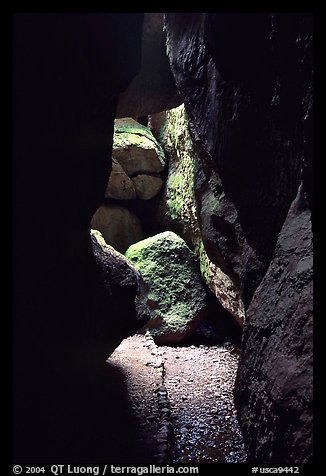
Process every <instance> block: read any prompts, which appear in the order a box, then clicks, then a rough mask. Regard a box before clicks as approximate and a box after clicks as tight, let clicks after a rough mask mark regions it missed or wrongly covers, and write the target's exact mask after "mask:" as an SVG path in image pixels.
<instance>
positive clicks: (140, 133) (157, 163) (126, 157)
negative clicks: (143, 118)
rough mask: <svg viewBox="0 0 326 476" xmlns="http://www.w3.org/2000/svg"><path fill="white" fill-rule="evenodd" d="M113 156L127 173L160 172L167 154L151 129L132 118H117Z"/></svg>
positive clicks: (130, 174)
mask: <svg viewBox="0 0 326 476" xmlns="http://www.w3.org/2000/svg"><path fill="white" fill-rule="evenodd" d="M112 156H113V158H114V159H116V160H117V161H118V162H119V164H120V165H121V166H122V168H123V170H124V171H125V172H126V174H127V175H129V177H130V176H133V175H137V174H151V173H154V174H155V173H160V172H162V171H163V170H164V167H165V156H164V152H163V150H162V148H161V146H160V145H159V144H158V143H157V141H156V139H155V137H154V136H153V134H152V133H151V131H150V130H149V129H148V128H147V127H145V126H143V125H141V124H139V123H138V122H137V121H135V120H134V119H132V118H125V119H116V120H115V125H114V141H113V151H112Z"/></svg>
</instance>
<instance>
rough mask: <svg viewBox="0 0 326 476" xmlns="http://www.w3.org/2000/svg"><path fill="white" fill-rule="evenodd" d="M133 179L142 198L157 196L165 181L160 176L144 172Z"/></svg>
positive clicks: (147, 198) (139, 196) (148, 198)
mask: <svg viewBox="0 0 326 476" xmlns="http://www.w3.org/2000/svg"><path fill="white" fill-rule="evenodd" d="M131 180H132V182H133V184H134V187H135V190H136V194H137V197H138V198H140V199H141V200H150V199H151V198H153V197H155V196H156V195H157V194H158V193H159V191H160V190H161V188H162V186H163V183H164V182H163V180H162V179H161V178H160V177H154V176H152V175H144V174H140V175H136V176H135V177H133V178H132V179H131Z"/></svg>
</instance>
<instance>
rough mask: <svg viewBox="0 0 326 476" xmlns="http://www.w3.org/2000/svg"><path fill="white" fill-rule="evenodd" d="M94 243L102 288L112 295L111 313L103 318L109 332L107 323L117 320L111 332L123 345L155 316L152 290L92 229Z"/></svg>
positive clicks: (96, 231) (111, 326)
mask: <svg viewBox="0 0 326 476" xmlns="http://www.w3.org/2000/svg"><path fill="white" fill-rule="evenodd" d="M91 240H92V250H93V254H94V256H95V260H96V263H97V265H98V267H99V269H100V273H101V281H102V285H103V286H104V288H105V292H107V294H108V295H111V296H112V298H111V302H110V312H108V313H107V315H105V314H104V315H102V316H101V321H102V322H103V327H104V329H105V320H106V319H107V318H108V317H109V318H111V319H113V320H114V323H110V326H109V329H110V331H111V332H110V333H111V334H112V328H113V329H114V333H115V334H116V335H118V336H121V338H120V342H121V340H122V338H125V337H128V336H131V335H133V334H134V333H135V332H136V331H137V330H139V329H140V328H141V327H143V326H144V325H145V324H146V323H147V322H148V321H149V319H151V317H152V316H153V312H152V309H151V308H150V307H149V306H148V301H149V300H148V290H149V287H148V286H147V285H146V284H145V282H144V280H143V278H142V277H141V275H140V273H139V272H138V271H137V270H136V268H135V267H134V266H133V264H132V263H131V262H129V261H128V260H127V259H126V257H125V256H124V255H122V254H120V253H119V252H118V251H116V250H115V249H114V248H113V247H112V246H110V245H108V244H107V243H106V242H105V240H104V238H103V236H102V234H101V233H100V232H99V231H98V230H91ZM110 333H108V337H110ZM101 335H105V331H104V330H101ZM115 347H116V345H115V346H114V348H115ZM114 348H113V349H114ZM113 349H112V350H113ZM108 355H109V354H108Z"/></svg>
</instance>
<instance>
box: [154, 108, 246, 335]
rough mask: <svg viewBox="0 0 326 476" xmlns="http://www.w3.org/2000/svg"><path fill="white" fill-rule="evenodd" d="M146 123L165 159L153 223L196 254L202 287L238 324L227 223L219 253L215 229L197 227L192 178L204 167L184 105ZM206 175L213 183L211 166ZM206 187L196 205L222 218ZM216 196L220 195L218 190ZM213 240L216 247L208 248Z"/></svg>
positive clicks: (239, 309) (239, 314) (240, 309)
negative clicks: (165, 170) (175, 235)
mask: <svg viewBox="0 0 326 476" xmlns="http://www.w3.org/2000/svg"><path fill="white" fill-rule="evenodd" d="M149 124H150V127H153V130H154V131H155V134H157V137H158V138H159V139H160V141H161V143H162V146H163V148H164V151H165V154H166V156H167V157H168V163H169V169H168V177H167V181H166V185H165V188H164V192H163V193H162V196H161V198H160V202H159V205H158V210H157V212H156V213H154V214H153V215H154V216H153V220H155V221H156V223H157V226H161V227H162V228H165V229H169V230H173V231H174V232H176V233H178V234H179V235H180V236H181V237H182V238H183V239H184V240H186V242H187V243H189V244H190V245H191V247H192V249H193V250H194V252H195V254H196V255H197V256H198V258H199V262H200V270H201V274H202V277H203V279H204V281H205V282H206V284H207V286H208V287H209V289H210V290H211V291H212V293H213V294H214V295H215V296H216V298H217V299H218V300H219V301H220V303H221V304H222V305H223V307H224V308H225V309H226V310H227V311H228V312H229V313H230V317H232V319H233V320H234V321H235V323H236V324H237V325H239V326H240V327H242V324H243V318H244V306H243V303H242V300H241V297H240V292H239V286H237V284H238V282H239V279H238V280H236V279H235V277H236V270H235V269H234V268H235V266H234V263H235V260H234V259H233V260H232V257H230V255H231V253H230V249H231V246H227V243H228V241H227V239H228V237H230V234H231V233H230V232H229V228H231V224H230V225H229V227H226V226H224V228H223V230H222V232H223V231H224V230H225V229H226V232H225V233H224V235H223V237H224V241H222V240H220V243H221V246H222V245H223V244H224V248H223V251H224V253H222V252H221V251H219V248H218V247H217V244H218V241H217V240H214V235H213V233H216V231H215V228H214V227H213V226H211V229H210V230H209V231H210V232H209V231H208V230H207V224H206V226H205V227H202V230H201V229H200V225H199V220H198V205H197V201H196V198H195V194H194V191H195V182H196V177H198V175H199V170H202V169H203V166H202V164H201V162H200V158H199V157H198V154H197V153H196V150H195V147H194V144H193V141H192V138H191V136H190V133H189V130H188V123H187V115H186V113H185V110H184V106H183V105H181V106H179V107H178V108H176V109H172V110H170V111H166V112H164V113H160V114H158V115H157V117H156V115H154V116H150V121H149ZM209 174H210V181H209V182H210V183H212V181H213V179H214V170H212V169H211V170H210V171H209ZM220 189H221V187H220ZM208 191H209V193H210V194H209V193H208V194H205V195H204V194H203V195H202V198H203V199H202V200H201V201H200V203H201V204H202V206H204V205H205V206H206V207H208V206H209V205H210V210H209V213H210V216H212V215H214V217H215V218H216V219H218V218H219V219H220V220H222V217H221V216H220V210H219V209H220V206H219V205H220V201H218V200H217V199H216V195H217V190H215V193H214V194H213V193H212V190H211V189H208ZM220 195H222V193H221V192H220ZM224 195H225V194H224ZM219 198H220V196H219ZM222 216H223V215H222ZM225 216H228V219H229V220H230V219H232V218H233V216H232V214H231V213H230V212H229V213H228V215H226V214H225ZM220 228H222V227H220ZM228 232H229V233H228ZM213 241H214V245H215V247H214V246H212V242H213ZM229 241H230V238H229ZM233 242H234V234H233V235H232V244H233ZM205 247H206V248H208V250H209V251H210V255H212V254H213V256H214V260H212V259H210V257H209V256H208V254H207V252H206V249H205ZM233 248H235V246H233ZM238 248H239V246H238ZM213 251H214V253H213ZM227 263H228V264H227ZM232 264H233V267H232ZM227 273H228V274H227Z"/></svg>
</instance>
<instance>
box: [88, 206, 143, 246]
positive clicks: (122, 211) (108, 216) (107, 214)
mask: <svg viewBox="0 0 326 476" xmlns="http://www.w3.org/2000/svg"><path fill="white" fill-rule="evenodd" d="M91 227H92V228H94V229H95V230H99V231H100V232H101V233H102V235H103V237H104V239H105V241H106V243H107V244H109V245H111V246H113V247H114V248H115V249H116V250H117V251H120V253H124V252H125V251H126V249H127V248H128V246H130V245H131V244H132V243H136V242H137V241H140V240H142V239H143V237H144V235H143V231H142V226H141V222H140V220H139V218H138V217H137V216H136V215H135V214H134V213H133V212H131V211H130V210H128V208H126V207H123V206H121V205H115V204H103V205H101V206H100V207H99V208H98V209H97V210H96V212H95V214H94V215H93V218H92V221H91Z"/></svg>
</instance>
